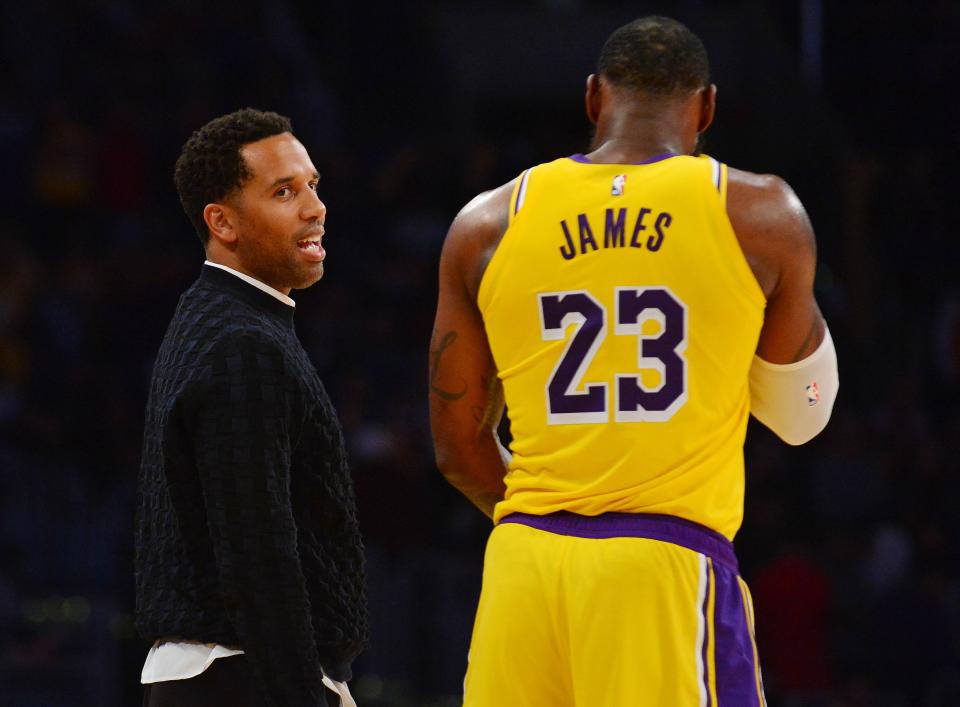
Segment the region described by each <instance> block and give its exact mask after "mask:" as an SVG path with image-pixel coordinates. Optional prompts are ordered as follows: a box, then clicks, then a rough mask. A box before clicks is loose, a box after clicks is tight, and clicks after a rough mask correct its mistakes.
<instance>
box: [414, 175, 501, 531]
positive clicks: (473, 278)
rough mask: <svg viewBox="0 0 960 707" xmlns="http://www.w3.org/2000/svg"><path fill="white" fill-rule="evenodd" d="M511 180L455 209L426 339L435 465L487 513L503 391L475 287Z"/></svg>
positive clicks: (497, 487)
mask: <svg viewBox="0 0 960 707" xmlns="http://www.w3.org/2000/svg"><path fill="white" fill-rule="evenodd" d="M512 189H513V183H512V182H511V183H509V184H505V185H504V186H502V187H499V188H498V189H495V190H493V191H490V192H486V193H484V194H481V195H480V196H478V197H477V198H476V199H474V200H473V201H471V202H470V203H469V204H467V206H466V207H464V209H463V210H462V211H461V212H460V213H459V214H458V215H457V217H456V219H454V221H453V224H452V225H451V227H450V231H449V232H448V233H447V238H446V241H445V242H444V246H443V251H442V253H441V255H440V288H439V295H438V299H437V315H436V320H435V321H434V326H433V335H432V337H431V341H430V425H431V429H432V431H433V442H434V448H435V450H436V459H437V466H438V467H439V468H440V472H441V473H442V474H443V475H444V477H446V479H447V480H448V481H449V482H450V483H451V484H453V486H454V487H456V488H457V489H458V490H459V491H460V492H461V493H463V494H464V495H465V496H466V497H467V498H468V499H469V500H470V501H471V502H472V503H473V504H474V505H475V506H477V508H479V509H480V510H481V511H483V512H484V513H486V514H487V515H488V516H491V517H492V516H493V507H494V505H496V503H497V502H498V501H499V500H501V499H502V498H503V493H504V489H505V486H504V482H503V476H504V473H505V471H506V466H505V456H504V454H503V451H502V448H501V447H500V444H499V442H498V440H497V437H496V428H497V425H498V424H499V422H500V418H501V416H502V414H503V390H502V387H501V385H500V380H499V378H497V369H496V365H495V364H494V361H493V355H492V354H491V353H490V346H489V344H488V343H487V336H486V332H485V331H484V327H483V318H482V317H481V314H480V310H479V308H478V306H477V291H478V290H479V288H480V280H481V278H482V277H483V272H484V270H485V269H486V265H487V263H488V262H489V261H490V258H491V257H492V255H493V252H494V250H495V249H496V247H497V244H498V243H499V242H500V239H501V238H502V237H503V234H504V232H505V231H506V227H507V213H508V205H509V200H510V193H511V191H512Z"/></svg>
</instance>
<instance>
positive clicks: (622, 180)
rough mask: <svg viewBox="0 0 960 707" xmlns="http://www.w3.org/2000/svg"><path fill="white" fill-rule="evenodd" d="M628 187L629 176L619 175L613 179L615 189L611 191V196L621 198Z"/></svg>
mask: <svg viewBox="0 0 960 707" xmlns="http://www.w3.org/2000/svg"><path fill="white" fill-rule="evenodd" d="M626 185H627V175H625V174H618V175H617V176H616V177H614V178H613V188H612V189H611V190H610V194H612V195H613V196H620V195H621V194H623V189H624V187H625V186H626Z"/></svg>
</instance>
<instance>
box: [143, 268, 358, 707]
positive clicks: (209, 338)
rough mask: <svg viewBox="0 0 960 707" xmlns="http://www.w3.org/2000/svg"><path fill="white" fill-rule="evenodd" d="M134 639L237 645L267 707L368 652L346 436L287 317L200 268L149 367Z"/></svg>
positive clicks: (249, 290)
mask: <svg viewBox="0 0 960 707" xmlns="http://www.w3.org/2000/svg"><path fill="white" fill-rule="evenodd" d="M135 566H136V590H137V608H136V619H137V628H138V629H139V631H140V633H141V634H142V635H143V637H144V638H146V639H148V640H154V639H157V638H159V637H177V638H181V639H188V640H195V641H202V642H205V643H220V644H223V645H227V646H239V647H240V648H241V649H243V651H244V652H245V653H246V657H247V659H248V661H249V664H250V666H251V669H252V671H253V672H254V674H255V675H256V677H257V679H258V681H259V683H260V685H261V689H262V691H263V693H264V695H263V696H264V699H265V700H266V701H267V702H268V704H276V705H283V706H284V707H286V706H288V705H289V706H293V705H297V706H299V705H311V706H315V705H321V704H325V703H324V702H323V701H322V700H323V699H324V698H323V690H324V688H323V686H322V682H321V680H322V674H321V665H322V666H323V669H324V670H326V672H327V674H328V675H330V676H331V677H332V678H334V679H339V680H344V679H348V678H349V677H350V663H351V661H352V660H353V658H355V657H356V656H357V654H358V653H359V652H360V651H361V649H362V648H363V647H364V646H365V644H366V642H367V635H368V629H367V613H366V597H365V590H364V574H363V573H364V570H363V548H362V545H361V541H360V533H359V530H358V527H357V520H356V505H355V500H354V493H353V485H352V482H351V479H350V475H349V471H348V468H347V464H346V459H345V454H344V448H343V436H342V434H341V431H340V424H339V422H338V420H337V417H336V413H335V412H334V410H333V406H332V405H331V403H330V400H329V398H328V397H327V394H326V391H325V390H324V388H323V385H322V384H321V382H320V379H319V377H318V376H317V373H316V370H315V369H314V368H313V366H312V365H311V363H310V361H309V359H308V358H307V354H306V352H305V351H304V350H303V347H302V346H301V345H300V342H299V341H298V340H297V337H296V334H295V333H294V328H293V308H292V307H290V306H288V305H286V304H284V303H283V302H280V301H279V300H277V299H276V298H274V297H272V296H271V295H269V294H268V293H266V292H263V291H261V290H258V289H257V288H255V287H253V286H251V285H249V284H248V283H246V282H244V281H243V280H241V279H240V278H238V277H236V276H234V275H232V274H230V273H228V272H225V271H223V270H220V269H217V268H212V267H209V266H204V268H203V271H202V273H201V275H200V278H199V279H198V280H197V281H196V282H195V283H194V284H193V285H192V286H191V287H190V289H188V290H187V291H186V292H185V293H184V294H183V296H182V297H181V298H180V303H179V305H178V306H177V310H176V313H175V314H174V317H173V320H172V321H171V323H170V326H169V328H168V329H167V333H166V335H165V337H164V340H163V343H162V345H161V347H160V351H159V354H158V355H157V360H156V363H155V365H154V370H153V378H152V381H151V385H150V395H149V401H148V403H147V411H146V424H145V430H144V443H143V459H142V463H141V469H140V480H139V487H138V499H137V521H136V560H135Z"/></svg>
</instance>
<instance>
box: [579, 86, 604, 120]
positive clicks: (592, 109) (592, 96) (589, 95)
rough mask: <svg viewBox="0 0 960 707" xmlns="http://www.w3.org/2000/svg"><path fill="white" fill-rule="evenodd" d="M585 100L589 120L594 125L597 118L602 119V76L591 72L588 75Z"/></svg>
mask: <svg viewBox="0 0 960 707" xmlns="http://www.w3.org/2000/svg"><path fill="white" fill-rule="evenodd" d="M583 102H584V107H585V108H586V111H587V120H589V121H590V123H591V124H592V125H596V124H597V120H599V119H600V77H599V76H597V75H596V74H590V75H589V76H588V77H587V90H586V93H585V94H584V97H583Z"/></svg>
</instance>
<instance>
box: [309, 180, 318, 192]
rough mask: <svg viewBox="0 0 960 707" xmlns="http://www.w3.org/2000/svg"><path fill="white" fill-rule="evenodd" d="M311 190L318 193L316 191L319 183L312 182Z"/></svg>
mask: <svg viewBox="0 0 960 707" xmlns="http://www.w3.org/2000/svg"><path fill="white" fill-rule="evenodd" d="M310 188H311V189H313V190H314V191H316V190H317V182H310Z"/></svg>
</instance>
